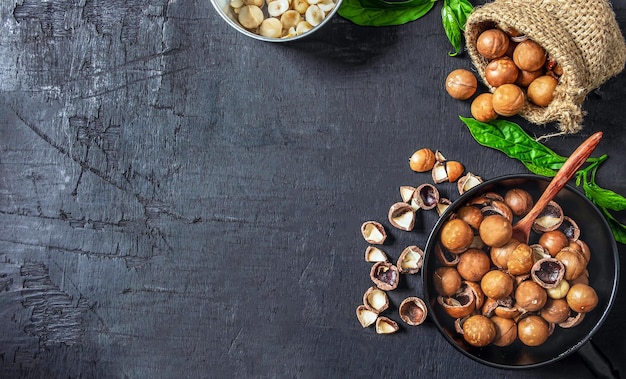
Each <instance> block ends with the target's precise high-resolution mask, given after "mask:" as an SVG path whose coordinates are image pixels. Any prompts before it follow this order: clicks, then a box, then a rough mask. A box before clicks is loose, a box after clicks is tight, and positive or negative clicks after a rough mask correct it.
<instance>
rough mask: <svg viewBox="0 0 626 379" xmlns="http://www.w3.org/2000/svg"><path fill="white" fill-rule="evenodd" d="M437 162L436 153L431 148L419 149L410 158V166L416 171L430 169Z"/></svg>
mask: <svg viewBox="0 0 626 379" xmlns="http://www.w3.org/2000/svg"><path fill="white" fill-rule="evenodd" d="M434 164H435V153H434V152H433V151H432V150H431V149H429V148H423V149H419V150H417V151H416V152H414V153H413V154H412V155H411V157H410V158H409V167H410V168H411V170H413V171H415V172H426V171H430V170H432V168H433V165H434Z"/></svg>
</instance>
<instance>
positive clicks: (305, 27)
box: [296, 21, 313, 35]
mask: <svg viewBox="0 0 626 379" xmlns="http://www.w3.org/2000/svg"><path fill="white" fill-rule="evenodd" d="M311 29H313V25H311V24H309V23H308V22H306V21H300V22H299V23H298V25H297V26H296V34H297V35H300V34H304V33H306V32H308V31H309V30H311Z"/></svg>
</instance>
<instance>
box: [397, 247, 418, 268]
mask: <svg viewBox="0 0 626 379" xmlns="http://www.w3.org/2000/svg"><path fill="white" fill-rule="evenodd" d="M423 257H424V251H422V249H420V248H419V247H417V246H414V245H412V246H408V247H406V248H405V249H404V250H403V251H402V253H401V254H400V257H399V258H398V263H397V264H396V266H397V267H398V270H399V271H400V273H401V274H415V273H417V272H418V271H419V270H420V269H421V268H422V263H423Z"/></svg>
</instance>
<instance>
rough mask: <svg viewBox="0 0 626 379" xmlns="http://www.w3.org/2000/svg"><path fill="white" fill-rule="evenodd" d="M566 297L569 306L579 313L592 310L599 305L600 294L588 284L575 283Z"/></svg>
mask: <svg viewBox="0 0 626 379" xmlns="http://www.w3.org/2000/svg"><path fill="white" fill-rule="evenodd" d="M565 298H566V300H567V304H568V305H569V307H570V308H572V310H573V311H574V312H578V313H587V312H590V311H592V310H593V309H594V308H595V307H596V306H597V305H598V294H597V293H596V291H595V290H594V289H593V287H591V286H589V285H587V284H582V283H577V284H574V285H573V286H572V287H571V288H570V289H569V292H568V293H567V296H566V297H565Z"/></svg>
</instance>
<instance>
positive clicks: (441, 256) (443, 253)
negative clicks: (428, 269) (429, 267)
mask: <svg viewBox="0 0 626 379" xmlns="http://www.w3.org/2000/svg"><path fill="white" fill-rule="evenodd" d="M435 257H436V258H437V261H439V263H441V264H442V265H443V266H448V267H452V266H456V264H457V263H459V259H460V257H459V254H453V253H450V252H449V251H448V250H446V249H442V248H441V245H440V244H437V245H435Z"/></svg>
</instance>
